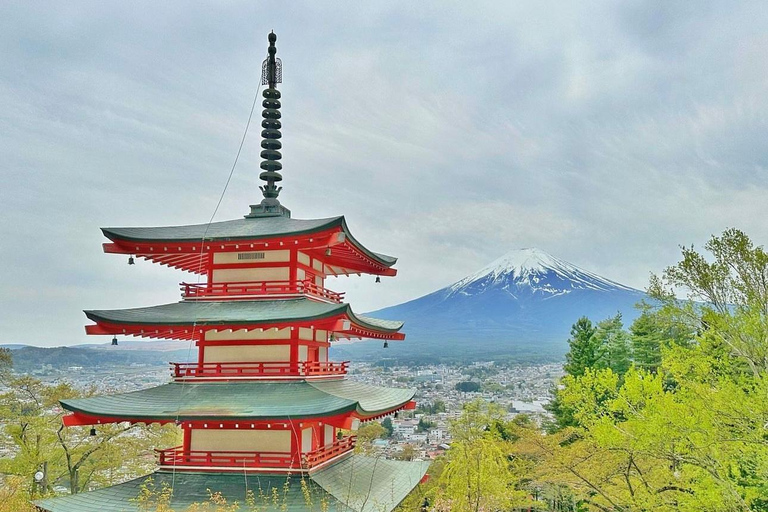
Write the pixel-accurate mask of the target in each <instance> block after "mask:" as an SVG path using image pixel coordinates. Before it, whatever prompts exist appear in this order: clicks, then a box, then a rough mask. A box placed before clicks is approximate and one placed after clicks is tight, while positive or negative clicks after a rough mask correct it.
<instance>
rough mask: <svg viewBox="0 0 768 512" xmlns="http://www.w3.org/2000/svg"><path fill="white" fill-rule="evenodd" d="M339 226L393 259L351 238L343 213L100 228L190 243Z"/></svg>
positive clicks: (115, 234) (114, 236)
mask: <svg viewBox="0 0 768 512" xmlns="http://www.w3.org/2000/svg"><path fill="white" fill-rule="evenodd" d="M336 226H341V228H342V229H343V230H344V233H345V234H346V236H347V238H349V239H350V241H351V242H352V243H353V244H354V245H355V246H357V247H359V248H360V249H361V250H362V251H363V252H365V253H366V254H368V256H370V257H372V258H373V259H375V260H377V261H378V262H379V263H381V264H383V265H385V266H387V267H391V266H392V265H394V264H395V262H397V258H394V257H392V256H387V255H385V254H379V253H375V252H373V251H369V250H368V249H366V248H365V247H364V246H362V245H361V244H360V243H359V242H358V241H357V240H355V239H354V237H352V235H351V233H350V232H349V229H348V228H347V223H346V221H345V220H344V217H343V216H340V217H331V218H328V219H309V220H302V219H290V218H288V217H259V218H249V219H237V220H227V221H224V222H213V223H211V224H210V225H208V224H193V225H189V226H165V227H147V228H102V229H101V231H102V232H103V233H104V236H106V237H107V238H109V239H110V240H133V241H148V242H152V241H168V242H193V241H197V240H201V239H202V238H203V235H205V239H206V240H212V241H215V240H220V241H222V240H223V241H229V240H240V239H243V240H256V239H259V238H272V237H280V236H290V235H303V234H309V233H314V232H318V231H324V230H326V229H331V228H334V227H336Z"/></svg>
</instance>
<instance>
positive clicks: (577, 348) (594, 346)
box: [563, 316, 605, 376]
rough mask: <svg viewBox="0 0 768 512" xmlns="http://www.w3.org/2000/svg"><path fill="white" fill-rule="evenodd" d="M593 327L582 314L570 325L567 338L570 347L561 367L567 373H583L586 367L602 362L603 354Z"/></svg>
mask: <svg viewBox="0 0 768 512" xmlns="http://www.w3.org/2000/svg"><path fill="white" fill-rule="evenodd" d="M594 335H595V327H594V326H593V325H592V321H591V320H590V319H589V318H587V317H585V316H583V317H581V318H579V319H578V320H577V321H576V323H575V324H573V326H572V327H571V337H570V338H569V339H568V346H569V347H570V349H569V350H568V353H567V354H565V364H564V365H563V369H564V370H565V372H566V373H567V374H569V375H574V376H579V375H584V371H585V370H586V369H587V368H596V367H598V366H600V365H602V364H603V359H604V357H605V355H604V354H603V351H602V347H601V346H600V344H599V343H598V341H597V339H595V337H594Z"/></svg>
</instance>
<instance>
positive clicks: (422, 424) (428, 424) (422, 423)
mask: <svg viewBox="0 0 768 512" xmlns="http://www.w3.org/2000/svg"><path fill="white" fill-rule="evenodd" d="M434 427H435V422H433V421H429V420H425V419H424V418H423V417H422V418H419V424H418V425H417V426H416V431H417V432H426V431H427V430H429V429H431V428H434Z"/></svg>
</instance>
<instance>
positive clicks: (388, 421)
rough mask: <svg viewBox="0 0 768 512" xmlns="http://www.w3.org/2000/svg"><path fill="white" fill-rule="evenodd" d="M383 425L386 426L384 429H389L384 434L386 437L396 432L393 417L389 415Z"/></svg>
mask: <svg viewBox="0 0 768 512" xmlns="http://www.w3.org/2000/svg"><path fill="white" fill-rule="evenodd" d="M381 426H382V427H384V429H385V430H386V431H387V433H386V434H385V435H384V437H386V438H390V437H392V435H393V434H394V433H395V427H394V426H392V418H390V417H389V416H387V417H386V418H384V420H382V422H381Z"/></svg>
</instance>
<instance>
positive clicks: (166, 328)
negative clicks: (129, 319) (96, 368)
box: [85, 314, 405, 340]
mask: <svg viewBox="0 0 768 512" xmlns="http://www.w3.org/2000/svg"><path fill="white" fill-rule="evenodd" d="M300 327H309V328H314V329H320V330H327V331H329V332H330V333H333V335H334V336H335V337H336V338H337V339H352V338H357V339H363V338H373V339H381V340H403V339H405V334H403V333H400V332H392V331H386V330H375V329H372V328H370V327H367V326H364V325H361V324H359V323H357V322H354V321H353V320H351V319H350V318H349V317H348V316H347V315H346V314H343V315H336V316H334V317H330V318H323V319H316V320H305V321H300V322H296V321H286V322H262V323H252V324H225V325H220V324H217V325H210V324H203V323H200V324H195V323H191V324H186V325H163V324H134V323H130V324H129V323H111V322H103V321H98V320H96V324H95V325H86V326H85V332H86V334H90V335H123V336H136V337H140V338H150V339H173V340H190V339H194V340H201V339H202V338H203V333H205V332H208V331H214V332H216V331H219V332H220V331H233V330H235V331H238V330H245V331H262V332H263V331H268V330H270V329H275V330H280V329H285V328H290V329H298V328H300Z"/></svg>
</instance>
